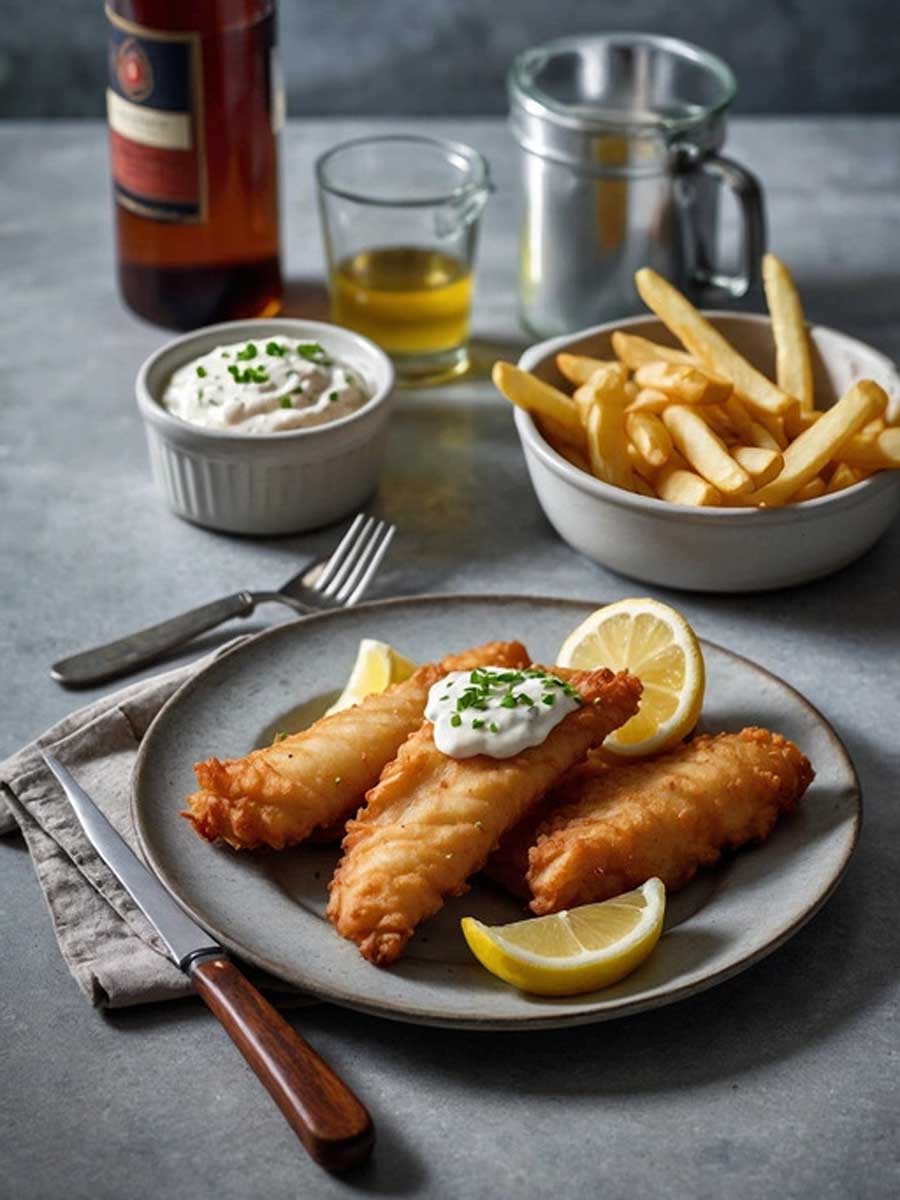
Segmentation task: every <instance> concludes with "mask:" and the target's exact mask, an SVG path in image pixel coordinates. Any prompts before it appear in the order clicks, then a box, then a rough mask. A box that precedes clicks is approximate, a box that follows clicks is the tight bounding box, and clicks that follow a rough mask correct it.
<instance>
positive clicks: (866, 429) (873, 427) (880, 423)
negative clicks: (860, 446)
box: [859, 417, 887, 437]
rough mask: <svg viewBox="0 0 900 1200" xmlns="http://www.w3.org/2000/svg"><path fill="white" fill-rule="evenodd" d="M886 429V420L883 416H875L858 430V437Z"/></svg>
mask: <svg viewBox="0 0 900 1200" xmlns="http://www.w3.org/2000/svg"><path fill="white" fill-rule="evenodd" d="M885 429H887V422H886V421H885V419H884V417H876V418H875V420H874V421H869V423H868V424H867V425H863V427H862V429H861V430H860V431H859V433H860V437H869V436H871V435H872V434H875V433H881V432H882V431H883V430H885Z"/></svg>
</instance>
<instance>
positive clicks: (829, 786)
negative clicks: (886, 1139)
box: [134, 596, 860, 1029]
mask: <svg viewBox="0 0 900 1200" xmlns="http://www.w3.org/2000/svg"><path fill="white" fill-rule="evenodd" d="M594 607H596V605H591V604H585V603H581V602H578V601H569V600H551V599H529V598H524V597H514V596H433V597H428V596H426V597H421V598H416V599H406V600H391V601H384V602H379V603H373V604H366V605H361V606H359V607H357V608H355V609H351V610H347V611H340V612H332V613H327V614H322V615H319V616H314V617H310V618H307V619H305V620H300V621H297V622H295V623H292V624H290V625H282V626H279V627H277V628H275V629H272V630H270V631H269V632H267V633H264V634H261V635H260V636H259V637H257V638H254V639H252V640H250V641H247V642H245V643H243V644H242V645H240V646H238V647H237V648H236V649H235V650H233V651H231V652H230V653H228V654H226V655H224V656H223V657H222V658H220V659H218V660H217V661H216V662H214V663H213V664H212V665H211V666H209V667H207V668H206V669H205V670H204V671H203V672H201V673H200V674H199V675H197V676H196V677H195V678H194V679H192V680H191V681H190V682H189V683H188V684H186V685H185V687H183V688H182V689H181V690H180V691H179V692H178V693H177V694H176V695H175V696H174V697H173V698H172V699H171V700H170V701H169V703H168V704H167V705H166V706H165V708H164V709H163V710H162V711H161V712H160V714H159V716H158V717H157V719H156V720H155V722H154V723H153V726H152V727H151V729H150V731H149V733H148V734H147V737H146V739H145V741H144V744H143V748H142V751H141V754H140V757H139V759H138V763H137V766H136V770H135V778H134V817H135V823H136V826H137V829H138V833H139V836H140V840H141V845H142V847H143V850H144V853H145V855H146V858H147V860H148V862H149V863H150V865H151V866H152V868H153V870H155V871H156V873H157V875H158V876H159V877H160V879H161V880H162V881H163V883H164V884H165V886H166V887H167V888H168V889H169V891H170V892H171V893H172V894H173V896H174V897H175V898H176V900H178V901H179V902H180V903H181V905H182V906H183V907H184V908H185V909H187V911H188V912H189V913H191V914H192V915H193V916H194V918H195V919H196V920H197V921H199V922H200V923H201V924H202V925H204V926H205V927H206V928H207V929H209V930H210V931H211V932H212V933H213V934H214V935H215V936H216V937H217V938H219V939H220V940H221V941H222V943H223V944H224V945H226V946H227V947H229V948H230V949H231V950H233V951H234V952H235V953H237V954H239V955H240V956H241V957H242V958H244V959H246V960H247V961H249V962H252V963H255V964H256V965H258V966H260V967H263V968H265V969H266V970H268V971H270V972H271V973H272V974H274V975H278V976H280V977H281V978H283V979H285V980H288V981H289V982H291V983H293V984H296V985H297V986H298V987H300V988H304V989H306V990H307V991H310V992H312V993H314V994H315V995H317V996H319V997H321V998H322V999H325V1000H330V1001H333V1002H334V1003H336V1004H344V1005H347V1006H349V1007H352V1008H358V1009H362V1010H364V1011H365V1012H370V1013H375V1014H378V1015H379V1016H383V1017H390V1018H394V1019H396V1020H401V1021H414V1022H419V1023H422V1024H430V1025H451V1026H460V1027H467V1028H478V1029H487V1028H493V1029H514V1028H535V1027H542V1026H544V1027H547V1026H558V1025H566V1024H577V1023H579V1022H590V1021H601V1020H606V1019H608V1018H611V1017H620V1016H624V1015H625V1014H627V1013H633V1012H638V1011H640V1010H641V1009H646V1008H653V1007H655V1006H657V1005H661V1004H668V1003H670V1002H672V1001H673V1000H678V999H681V998H682V997H683V996H688V995H690V994H691V993H693V992H697V991H700V990H701V989H703V988H706V987H710V986H711V985H712V984H714V983H718V982H719V981H720V980H722V979H726V978H728V977H729V976H730V975H734V974H736V973H737V972H738V971H741V970H743V969H744V968H745V967H748V966H750V965H751V964H752V963H754V962H756V961H757V960H758V959H760V958H762V957H763V956H764V955H765V954H768V953H769V952H770V951H772V950H774V949H775V948H776V947H777V946H779V945H780V944H781V943H782V942H784V941H785V940H786V939H787V938H789V937H790V936H791V935H792V934H793V933H795V932H796V930H797V929H799V928H800V926H801V925H803V924H804V922H806V921H807V920H809V918H810V917H811V916H812V915H813V913H815V912H816V910H817V909H818V908H819V907H820V906H821V905H822V904H823V903H824V902H825V900H826V899H827V898H828V896H829V895H830V894H831V892H832V891H833V890H834V888H835V887H836V885H837V883H838V880H839V879H840V877H841V875H842V873H843V871H844V868H845V867H846V865H847V861H848V859H849V858H850V855H851V853H852V852H853V847H854V845H855V842H856V837H857V832H858V827H859V818H860V800H859V790H858V785H857V780H856V775H855V773H854V770H853V767H852V764H851V763H850V761H849V759H848V757H847V754H846V752H845V750H844V748H843V746H842V745H841V743H840V741H839V740H838V738H837V736H836V735H835V733H834V731H833V730H832V729H831V728H830V726H829V725H828V724H827V722H826V721H825V720H824V719H823V718H822V716H821V715H820V714H819V713H818V712H816V710H815V709H814V708H812V707H811V705H809V704H808V703H807V702H806V701H805V700H804V699H803V697H802V696H800V695H799V694H798V693H797V692H795V691H793V689H791V688H790V687H788V686H787V684H785V683H784V682H782V681H781V680H780V679H777V678H776V677H775V676H774V675H771V674H769V673H768V672H767V671H764V670H763V669H762V668H761V667H758V666H756V665H755V664H753V663H751V662H748V661H747V660H746V659H743V658H740V657H738V656H737V655H735V654H731V653H730V652H729V651H727V650H724V649H722V648H721V647H720V646H714V645H711V644H708V643H704V647H703V649H704V654H705V657H706V666H707V699H706V704H705V707H704V712H703V720H702V727H703V728H704V729H706V730H708V731H711V732H712V731H718V730H721V729H727V730H738V729H741V728H742V726H744V725H764V726H766V727H768V728H770V729H774V730H778V731H779V732H781V733H784V734H785V735H786V736H787V737H789V738H792V739H793V740H794V741H796V742H797V743H798V744H799V745H800V746H801V747H802V749H803V750H804V751H805V752H806V754H808V755H809V757H810V759H811V760H812V762H813V765H814V766H815V769H816V779H815V782H814V784H813V785H812V787H811V788H810V789H809V792H808V793H807V796H806V798H805V799H804V801H803V803H802V804H801V805H800V806H799V809H798V811H797V812H796V813H795V814H794V815H793V816H791V817H789V818H787V819H785V820H784V821H782V822H781V823H780V824H779V826H778V827H777V828H776V830H775V832H774V834H773V835H772V837H770V838H769V839H768V841H766V842H765V843H764V844H763V845H762V846H759V847H756V848H754V849H752V850H748V851H745V852H744V853H741V854H738V855H736V856H735V857H733V858H731V859H729V860H728V861H727V862H725V863H724V864H722V865H721V866H720V867H718V868H717V869H715V870H712V871H707V872H705V873H703V874H702V875H701V876H700V877H698V878H697V879H696V880H695V881H694V883H692V884H691V885H690V886H689V887H688V888H686V889H685V890H684V891H682V892H680V893H678V894H677V895H674V896H672V897H671V899H670V903H669V911H668V914H667V922H666V926H667V933H666V934H665V936H664V937H663V938H662V939H661V941H660V943H659V945H658V947H657V949H656V951H655V952H654V954H653V955H651V957H650V958H649V959H648V961H647V962H646V963H644V965H643V966H642V967H640V968H639V969H638V970H637V971H636V972H634V974H632V975H630V976H629V977H628V978H627V979H624V980H623V981H622V982H621V983H618V984H616V985H615V986H613V987H611V988H607V989H605V990H603V991H598V992H596V993H593V994H590V995H585V996H577V997H571V998H567V999H544V998H539V997H532V996H526V995H523V994H521V993H519V992H517V991H515V990H514V989H512V988H510V987H507V986H506V985H505V984H503V983H501V982H500V981H499V980H497V979H495V978H493V976H491V975H489V974H488V973H487V972H486V971H485V970H483V968H482V967H480V966H479V965H478V963H477V962H475V960H474V959H473V958H472V956H471V954H470V953H469V950H468V948H467V946H466V944H465V942H464V940H463V937H462V934H461V932H460V928H459V921H460V917H463V916H465V915H467V914H471V915H474V916H477V917H479V918H481V920H483V921H487V922H490V923H500V922H503V921H510V920H516V919H518V918H520V917H521V916H522V912H521V909H520V908H519V907H518V906H517V905H516V904H515V903H514V902H513V901H512V900H510V899H508V898H507V897H505V896H504V895H502V894H501V893H499V892H497V891H494V890H493V889H492V888H491V887H490V886H489V885H487V884H480V883H478V882H476V883H475V884H474V886H473V887H472V889H471V891H469V892H468V893H467V894H466V895H465V896H462V897H459V898H458V899H454V900H453V901H451V902H450V903H449V904H447V905H446V907H445V908H444V909H443V911H442V912H441V913H440V914H439V915H438V916H437V917H435V918H434V919H433V920H431V921H428V922H426V923H425V924H424V925H423V926H422V927H421V928H420V930H419V932H418V933H417V935H416V937H415V938H414V939H413V941H412V942H410V944H409V947H408V949H407V951H406V954H405V955H404V957H403V958H402V959H401V960H400V962H399V963H397V964H396V965H395V966H393V967H390V968H388V969H379V968H377V967H373V966H371V965H369V964H368V963H367V962H365V961H364V960H363V959H362V958H361V957H360V955H359V953H358V951H357V949H356V947H355V945H353V944H352V943H350V942H347V941H344V940H343V939H341V938H339V937H338V936H337V934H336V933H335V932H334V930H333V929H332V928H331V926H330V925H329V924H328V922H327V921H326V920H325V918H324V915H323V913H324V907H325V902H326V895H327V890H326V889H327V884H328V880H329V879H330V877H331V872H332V870H333V867H334V864H335V862H336V859H337V851H336V849H335V848H323V847H298V848H296V849H293V850H286V851H282V852H281V853H275V852H272V851H264V852H254V853H247V852H244V853H241V854H236V853H234V852H233V851H230V850H228V849H227V848H223V847H220V846H210V845H208V844H207V843H206V842H203V841H201V840H200V838H198V837H197V836H196V835H195V834H194V832H193V831H192V830H191V828H190V826H189V825H188V823H187V822H186V821H183V820H181V819H180V818H179V816H178V812H179V809H181V808H182V806H183V801H184V797H185V796H186V795H187V794H188V793H189V792H191V791H192V790H193V789H194V786H195V784H194V778H193V773H192V770H191V766H192V764H193V763H194V762H195V761H196V760H197V759H201V758H208V757H209V756H210V755H216V756H218V757H221V758H225V757H230V756H234V755H238V754H243V753H246V752H247V751H248V750H250V749H251V748H252V747H254V746H258V745H263V744H265V743H267V742H268V741H270V740H271V738H272V736H273V734H274V732H275V731H276V730H279V729H287V730H294V729H300V728H303V727H304V725H306V724H308V723H309V722H310V721H312V720H314V719H315V718H316V717H318V716H319V715H321V713H322V712H323V711H324V710H325V708H326V707H327V706H328V704H329V703H331V701H332V700H333V698H334V696H335V695H336V693H337V691H338V690H339V688H340V687H341V686H342V684H343V682H344V680H345V679H346V678H347V675H348V673H349V671H350V667H351V665H352V663H353V661H354V658H355V656H356V650H357V646H358V645H359V641H360V638H362V637H374V638H381V639H383V640H384V641H387V642H390V643H392V644H393V645H395V646H397V647H398V648H399V649H400V650H402V651H403V652H404V653H405V654H408V655H409V656H410V657H412V658H414V659H416V660H418V661H427V660H430V659H434V658H439V657H441V656H442V655H444V654H446V653H449V652H450V651H452V650H459V649H462V648H463V647H465V646H469V645H473V644H476V643H478V642H482V641H485V640H487V639H489V638H518V639H520V640H522V641H524V642H525V644H526V645H527V647H528V649H529V651H530V653H531V654H532V655H533V657H534V658H535V659H536V660H537V661H543V662H552V661H553V660H554V657H555V654H556V651H557V650H558V648H559V646H560V644H561V643H562V641H563V638H564V637H565V636H566V634H567V633H569V631H570V630H571V629H572V628H573V627H574V626H575V625H576V624H577V623H578V622H579V621H581V620H582V619H583V618H584V617H585V616H587V614H588V613H589V612H590V611H591V610H592V609H593V608H594Z"/></svg>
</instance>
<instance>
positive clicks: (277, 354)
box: [266, 342, 287, 358]
mask: <svg viewBox="0 0 900 1200" xmlns="http://www.w3.org/2000/svg"><path fill="white" fill-rule="evenodd" d="M266 354H271V355H272V357H273V358H283V357H284V356H285V354H287V349H286V347H284V346H279V345H278V343H277V342H266Z"/></svg>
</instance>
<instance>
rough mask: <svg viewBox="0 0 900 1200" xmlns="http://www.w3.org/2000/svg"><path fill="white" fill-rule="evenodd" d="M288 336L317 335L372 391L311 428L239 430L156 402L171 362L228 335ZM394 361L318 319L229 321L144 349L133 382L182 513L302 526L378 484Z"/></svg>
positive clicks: (353, 504)
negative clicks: (213, 425) (197, 420)
mask: <svg viewBox="0 0 900 1200" xmlns="http://www.w3.org/2000/svg"><path fill="white" fill-rule="evenodd" d="M273 334H282V335H284V336H286V337H294V338H301V339H306V340H309V341H317V342H321V343H322V344H323V345H324V346H326V347H327V349H328V350H329V352H330V353H331V354H333V355H334V356H335V357H336V358H338V359H340V361H341V362H346V363H347V364H349V366H351V367H352V368H353V369H354V371H356V373H357V374H358V375H359V376H360V377H361V378H362V379H363V380H364V381H365V383H366V385H367V387H368V389H369V392H370V394H371V399H370V400H368V401H367V403H366V404H364V405H363V407H362V408H360V409H358V410H357V411H356V412H353V413H350V414H349V415H348V416H345V417H341V418H340V419H339V420H337V421H332V422H331V423H330V424H327V425H317V426H314V427H312V428H310V429H292V430H288V431H286V432H284V433H267V434H243V433H231V432H228V431H223V430H217V429H206V428H204V427H203V426H200V425H191V424H190V423H189V422H187V421H182V420H181V419H180V418H179V417H175V416H172V414H171V413H169V412H167V411H166V409H164V408H163V406H162V404H161V403H160V397H161V396H162V393H163V389H164V388H165V385H166V383H167V382H168V380H169V378H170V377H171V375H172V372H173V371H175V370H177V368H178V367H180V366H183V365H184V364H185V363H187V362H190V361H191V360H192V359H194V358H198V357H199V356H200V355H202V354H206V353H207V352H208V351H210V350H212V349H214V348H215V347H216V346H220V345H222V344H223V343H226V342H240V341H245V340H249V339H250V338H265V337H271V336H272V335H273ZM393 387H394V368H393V366H392V365H391V361H390V359H389V358H388V356H387V355H386V354H385V353H384V352H383V351H382V350H380V349H379V348H378V347H377V346H376V345H375V344H374V342H370V341H369V339H368V338H365V337H361V336H360V335H359V334H357V333H351V332H350V330H347V329H341V328H340V327H339V326H337V325H329V324H327V323H326V322H323V321H304V320H300V319H294V318H290V317H281V318H271V319H258V320H247V321H228V322H226V323H224V324H221V325H207V326H205V327H204V328H203V329H198V330H196V331H195V332H194V333H189V334H186V335H185V336H184V337H179V338H176V339H175V340H174V341H171V342H168V343H167V344H166V345H165V346H163V347H162V348H161V349H159V350H157V351H156V352H155V353H154V354H151V355H150V357H149V358H148V359H147V361H146V362H145V363H144V365H143V366H142V367H141V369H140V371H139V372H138V376H137V381H136V384H135V392H136V396H137V403H138V409H139V410H140V413H141V416H142V418H143V420H144V428H145V432H146V434H147V446H148V449H149V452H150V466H151V469H152V472H153V477H154V479H155V480H156V483H157V486H158V487H159V489H160V491H161V492H162V494H163V496H164V497H165V499H166V501H167V502H168V504H169V506H170V507H171V508H172V509H173V510H174V511H175V512H176V513H178V515H179V516H181V517H186V518H187V519H188V520H189V521H195V522H196V523H197V524H198V525H205V526H207V527H208V528H209V529H221V530H224V531H226V532H227V533H247V534H278V533H299V532H301V531H303V530H305V529H314V528H316V527H317V526H319V525H327V524H329V523H330V522H331V521H337V520H339V519H340V518H341V517H345V516H347V514H348V513H351V512H353V510H354V509H357V508H359V507H360V506H361V505H362V504H363V503H364V501H365V500H366V499H367V498H368V497H369V496H370V495H371V493H372V492H373V491H374V490H375V486H376V484H377V482H378V475H379V472H380V470H381V464H382V459H383V457H384V448H385V442H386V434H387V422H388V418H389V417H390V410H391V400H392V394H393Z"/></svg>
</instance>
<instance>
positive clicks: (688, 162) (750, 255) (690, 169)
mask: <svg viewBox="0 0 900 1200" xmlns="http://www.w3.org/2000/svg"><path fill="white" fill-rule="evenodd" d="M673 170H674V172H675V175H676V180H677V182H678V183H679V184H680V185H681V186H680V187H678V188H676V195H680V197H681V203H680V204H679V206H678V207H679V210H680V213H681V218H682V226H683V230H682V232H683V242H684V245H685V259H686V262H685V267H686V274H687V276H688V278H689V279H690V281H691V285H692V287H693V289H694V291H695V292H697V293H699V294H700V297H701V298H702V299H703V300H704V301H710V300H715V299H722V298H727V299H740V297H742V296H746V295H747V293H748V292H749V291H750V289H751V288H752V287H753V286H754V284H756V283H757V282H758V281H759V274H760V262H761V260H762V256H763V253H764V252H765V248H766V214H765V204H764V201H763V192H762V187H761V186H760V183H759V180H758V179H757V178H756V176H755V175H754V174H753V173H752V172H751V171H748V170H747V168H746V167H742V166H741V165H740V163H736V162H734V161H733V160H732V159H730V158H724V157H723V156H722V155H719V154H713V153H707V154H704V153H702V152H700V151H698V150H697V149H696V148H695V147H692V146H678V147H676V149H675V154H674V162H673ZM697 174H703V175H707V176H709V177H711V178H712V179H714V180H715V181H716V183H717V184H718V185H719V186H720V187H727V188H728V189H729V190H730V191H731V192H732V193H733V195H734V196H735V198H736V200H737V202H738V204H739V206H740V210H741V217H742V218H743V236H742V238H741V251H740V261H739V265H738V270H737V271H736V272H735V273H734V274H729V273H728V272H725V271H721V270H719V269H718V267H717V264H716V263H715V262H714V261H713V258H712V255H711V253H710V248H709V245H708V241H707V239H705V238H704V236H703V234H702V232H701V231H700V229H699V228H698V222H697V220H696V206H695V205H694V204H692V203H691V198H692V197H691V192H692V189H691V187H690V183H691V177H692V176H694V177H696V175H697Z"/></svg>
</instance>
